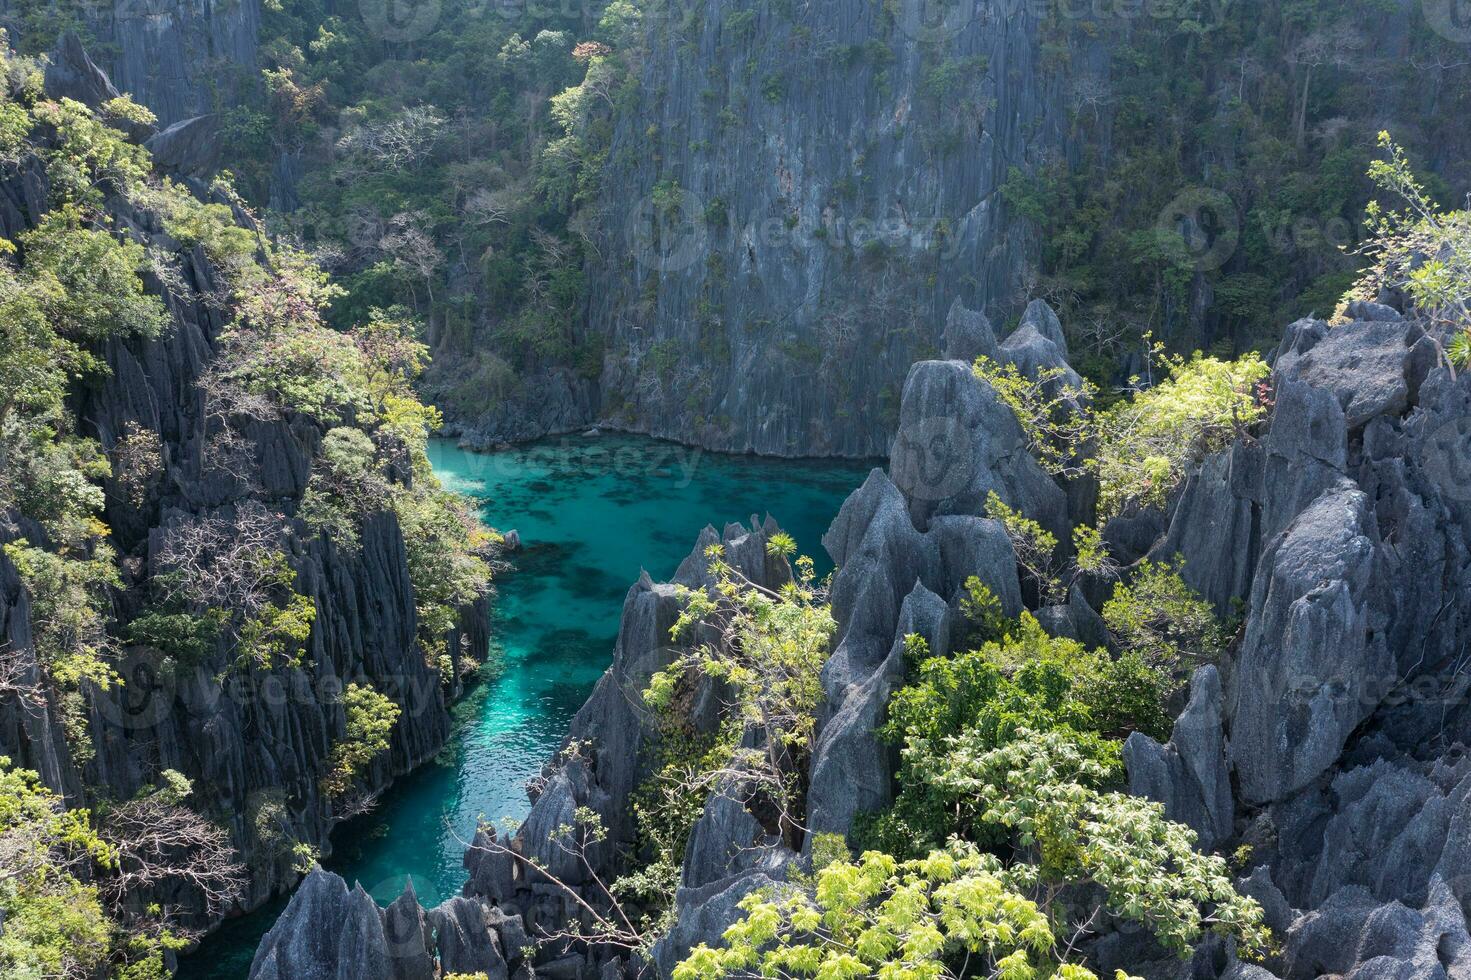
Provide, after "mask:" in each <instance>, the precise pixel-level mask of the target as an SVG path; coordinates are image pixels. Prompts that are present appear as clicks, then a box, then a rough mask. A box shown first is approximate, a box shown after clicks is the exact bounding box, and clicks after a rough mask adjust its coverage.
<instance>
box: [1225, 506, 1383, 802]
mask: <svg viewBox="0 0 1471 980" xmlns="http://www.w3.org/2000/svg"><path fill="white" fill-rule="evenodd" d="M1378 546H1379V541H1378V530H1377V528H1376V526H1375V524H1374V522H1373V516H1372V512H1371V511H1370V509H1369V502H1368V499H1367V498H1366V497H1365V496H1364V494H1363V492H1362V491H1360V490H1358V489H1357V488H1356V487H1354V486H1353V485H1352V484H1348V483H1346V482H1345V483H1343V484H1340V485H1339V486H1337V487H1335V488H1334V489H1332V490H1329V491H1327V492H1326V493H1324V494H1323V496H1321V497H1319V498H1318V499H1317V501H1315V502H1314V503H1313V504H1312V505H1311V506H1309V507H1308V509H1307V510H1305V511H1304V512H1303V513H1302V514H1301V515H1299V516H1298V518H1297V519H1296V520H1294V521H1293V523H1292V524H1291V525H1290V526H1289V527H1288V529H1287V531H1286V532H1285V533H1284V534H1283V535H1281V536H1280V537H1279V538H1278V539H1277V540H1275V541H1273V542H1272V543H1271V544H1269V545H1268V546H1267V550H1266V553H1265V554H1264V555H1263V556H1262V565H1261V572H1260V574H1259V577H1258V579H1257V582H1256V586H1255V588H1254V589H1253V590H1252V599H1251V605H1252V612H1253V615H1252V617H1251V619H1250V621H1249V623H1248V626H1247V634H1246V641H1245V643H1244V645H1243V647H1242V650H1241V653H1240V655H1239V657H1238V659H1237V660H1236V662H1235V664H1234V665H1233V668H1232V677H1231V685H1230V689H1229V697H1228V701H1227V716H1228V720H1229V724H1230V728H1231V757H1232V761H1233V763H1234V765H1235V768H1236V775H1237V778H1238V780H1239V781H1240V786H1241V795H1242V797H1243V799H1246V800H1249V801H1252V802H1267V801H1270V800H1276V799H1281V798H1282V797H1283V796H1285V795H1287V794H1288V793H1290V792H1292V791H1293V790H1296V789H1300V788H1302V787H1303V786H1305V785H1307V783H1308V782H1310V781H1311V780H1313V779H1314V778H1316V777H1317V776H1318V775H1319V774H1320V773H1322V772H1323V771H1324V770H1325V769H1327V768H1328V767H1329V766H1330V765H1332V764H1333V762H1334V760H1336V759H1337V758H1338V754H1339V752H1340V751H1341V750H1342V748H1343V745H1344V742H1345V741H1346V740H1347V738H1348V735H1349V733H1350V732H1352V731H1353V730H1354V729H1355V728H1356V727H1358V725H1359V723H1360V722H1362V721H1363V720H1364V719H1365V718H1367V717H1368V716H1369V715H1370V714H1371V713H1372V712H1373V710H1374V708H1375V707H1376V705H1377V704H1378V699H1379V696H1380V692H1381V691H1382V690H1383V689H1384V688H1385V686H1386V684H1387V679H1388V678H1391V677H1392V676H1393V674H1392V673H1391V671H1392V670H1393V666H1394V663H1393V658H1392V656H1391V654H1390V651H1389V648H1388V645H1387V644H1386V642H1385V639H1384V635H1383V627H1384V618H1383V617H1384V613H1383V611H1382V610H1381V609H1379V608H1376V606H1375V605H1374V603H1375V600H1376V598H1377V597H1376V596H1375V595H1373V593H1374V591H1375V590H1376V588H1377V587H1378V586H1379V583H1378V581H1377V580H1376V550H1377V548H1378Z"/></svg>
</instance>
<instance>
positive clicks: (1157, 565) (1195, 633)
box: [1103, 557, 1226, 670]
mask: <svg viewBox="0 0 1471 980" xmlns="http://www.w3.org/2000/svg"><path fill="white" fill-rule="evenodd" d="M1180 561H1181V559H1180V558H1178V557H1177V558H1176V559H1175V561H1174V562H1152V561H1149V560H1148V559H1146V560H1144V561H1142V562H1140V563H1139V566H1138V568H1137V569H1136V570H1135V573H1134V575H1133V577H1132V578H1131V579H1130V580H1129V582H1128V583H1127V584H1124V583H1120V584H1119V585H1118V586H1116V587H1115V588H1114V592H1113V596H1112V597H1111V598H1110V599H1109V600H1108V601H1107V602H1106V603H1104V605H1103V621H1104V623H1105V624H1107V626H1108V630H1109V633H1110V634H1112V636H1113V638H1114V641H1115V642H1116V643H1117V644H1118V645H1119V647H1120V649H1123V650H1127V651H1130V652H1133V653H1137V654H1138V655H1139V656H1140V657H1142V658H1143V659H1144V660H1145V661H1147V662H1148V663H1150V664H1152V665H1154V666H1157V667H1161V668H1163V669H1166V670H1175V669H1178V668H1179V667H1181V666H1183V665H1185V664H1186V663H1210V662H1214V661H1215V660H1216V659H1217V658H1218V657H1219V656H1220V654H1221V652H1222V651H1223V650H1224V649H1225V646H1226V635H1225V630H1224V629H1223V628H1222V626H1221V624H1220V622H1219V621H1218V620H1217V619H1216V615H1215V610H1214V608H1212V606H1211V604H1210V603H1209V602H1206V601H1205V600H1204V599H1202V598H1201V597H1200V594H1199V593H1197V592H1196V591H1195V590H1194V589H1192V588H1190V586H1189V585H1187V584H1186V583H1185V580H1184V579H1183V578H1181V577H1180V572H1179V567H1180Z"/></svg>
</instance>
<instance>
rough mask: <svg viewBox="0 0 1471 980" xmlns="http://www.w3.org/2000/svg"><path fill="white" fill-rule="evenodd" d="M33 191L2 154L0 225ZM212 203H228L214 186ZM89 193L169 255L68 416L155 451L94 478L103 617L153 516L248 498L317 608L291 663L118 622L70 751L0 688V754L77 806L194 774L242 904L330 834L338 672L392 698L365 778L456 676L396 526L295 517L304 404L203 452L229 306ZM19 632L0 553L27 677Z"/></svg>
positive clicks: (478, 636) (155, 542)
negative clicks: (166, 272) (104, 589)
mask: <svg viewBox="0 0 1471 980" xmlns="http://www.w3.org/2000/svg"><path fill="white" fill-rule="evenodd" d="M76 53H77V55H78V56H77V57H76V58H75V59H73V60H72V64H73V65H74V66H81V67H82V68H85V67H86V66H87V65H89V64H90V63H91V62H90V59H87V57H86V54H85V52H82V51H81V49H80V48H79V47H78V48H76ZM65 77H66V78H67V79H69V81H68V83H67V84H71V85H72V87H71V88H69V89H67V91H69V92H72V93H74V94H84V92H83V89H84V88H86V87H87V86H91V88H90V91H92V94H93V97H98V96H104V97H105V96H107V93H108V92H109V91H111V90H110V89H109V88H108V86H107V85H106V78H105V77H102V76H100V73H99V74H87V75H80V74H78V73H76V72H73V73H72V74H70V75H68V76H65ZM48 82H49V76H48ZM47 199H48V195H47V186H46V170H45V168H44V166H42V165H41V163H40V161H39V159H38V158H37V157H35V156H33V155H30V156H26V157H25V158H23V159H21V160H20V161H19V162H18V163H16V164H13V165H11V164H7V165H6V166H5V167H4V168H3V171H0V235H3V236H4V237H5V238H8V239H12V240H14V239H15V238H16V237H17V236H18V235H20V234H21V233H22V232H24V231H25V230H27V229H29V228H31V227H34V226H35V225H36V223H37V222H38V221H39V220H40V219H41V218H42V216H43V215H44V214H45V212H46V210H47V207H48V205H47ZM215 203H219V204H225V205H228V203H229V202H228V200H227V199H225V198H223V197H218V198H216V199H215ZM104 206H105V208H106V211H107V213H108V214H109V215H110V217H111V220H112V226H113V228H115V229H116V231H117V232H118V233H120V234H124V235H127V236H130V237H131V238H132V239H134V240H135V241H138V242H141V243H143V244H145V245H148V246H151V247H156V248H157V249H158V250H159V252H160V254H162V255H166V256H169V257H171V259H172V260H177V277H176V278H177V281H176V282H171V283H170V284H165V283H164V282H163V281H161V280H160V279H159V278H158V277H157V276H156V275H154V274H152V273H149V274H147V275H145V277H144V286H145V288H146V290H147V291H148V292H150V293H153V294H155V295H157V296H159V297H160V298H161V299H162V300H163V301H164V303H165V304H166V306H167V308H168V311H169V313H170V314H171V320H172V323H171V326H170V327H169V328H168V329H166V330H165V331H164V333H163V334H162V335H161V336H159V337H158V338H157V339H155V340H145V339H136V338H134V339H127V340H111V341H108V342H106V344H105V345H104V346H103V348H102V349H101V350H100V351H98V356H99V358H100V359H101V360H102V361H103V362H104V363H105V364H106V366H107V368H108V371H107V373H106V375H105V376H101V377H98V378H96V379H94V380H91V381H89V382H87V383H85V384H82V383H79V384H78V385H77V386H76V390H75V392H74V394H73V396H72V404H71V407H72V408H73V409H74V412H75V416H76V418H77V419H79V420H80V426H81V433H82V434H83V435H87V436H90V437H93V438H95V439H96V440H98V442H99V443H100V444H101V446H102V448H103V449H104V450H111V449H112V448H113V447H114V446H115V445H117V443H118V440H119V439H121V438H123V437H124V436H125V435H127V434H128V433H129V432H143V433H149V434H152V435H155V436H156V437H157V439H158V446H159V451H160V468H159V471H158V473H157V474H156V478H154V479H153V480H152V481H151V482H150V484H149V486H148V489H147V491H146V493H145V494H144V495H143V497H142V498H141V499H138V498H137V497H135V496H133V495H131V494H130V493H129V492H128V491H126V490H125V489H124V487H123V485H122V483H121V482H120V479H121V478H120V477H118V478H113V479H110V480H109V481H108V483H107V485H106V487H105V489H106V490H107V494H106V499H107V504H106V509H105V511H104V512H103V514H102V515H101V516H102V517H103V518H104V519H105V521H106V523H107V525H108V526H109V527H110V528H111V541H112V543H113V545H114V546H115V547H116V549H117V552H118V555H119V558H120V565H121V573H122V578H123V585H124V587H125V588H124V589H123V590H121V591H119V592H117V593H116V594H115V596H114V609H113V618H114V620H115V621H116V622H117V623H125V622H128V621H130V620H131V619H132V618H133V617H134V616H136V615H137V614H138V613H139V611H140V610H141V609H142V608H143V606H144V604H145V603H146V601H147V597H148V583H149V580H150V578H151V576H152V575H153V574H155V573H156V572H157V571H159V570H160V568H159V551H160V548H161V546H162V542H163V536H164V532H165V530H166V529H167V528H169V527H171V526H173V525H176V524H178V523H179V522H182V521H187V520H190V519H192V518H198V517H202V516H206V515H222V516H226V517H228V516H229V515H231V514H233V513H236V512H238V511H239V510H240V509H242V508H247V507H251V506H264V507H267V508H269V509H271V510H272V511H275V512H279V513H280V514H282V515H284V518H285V519H286V520H287V521H288V525H289V530H288V535H287V537H288V547H289V551H290V554H289V559H290V563H291V565H292V567H293V568H294V570H295V572H296V575H297V585H296V587H297V588H298V589H299V590H300V593H301V594H303V595H305V596H307V597H308V598H310V600H311V601H312V604H313V606H314V607H315V613H316V616H315V621H314V626H313V628H312V630H311V633H310V637H309V639H308V641H307V646H306V649H305V651H304V652H303V656H302V657H301V660H300V664H299V666H292V665H288V664H285V663H282V662H277V663H276V664H274V665H272V666H263V665H261V664H257V663H254V662H251V663H247V664H237V663H235V656H234V654H233V653H232V652H231V651H230V650H229V649H227V647H226V644H225V643H224V641H221V642H219V643H217V644H216V645H215V648H214V649H211V650H210V651H208V652H207V653H205V654H203V655H201V656H200V657H199V658H198V660H197V661H196V662H183V661H181V660H175V659H171V658H166V657H164V656H163V655H162V654H161V653H160V652H159V651H157V650H153V649H151V648H145V647H128V646H126V645H125V644H123V643H122V641H121V640H120V641H119V645H120V647H121V649H122V659H121V662H120V663H118V664H117V665H116V669H117V672H118V673H119V674H120V675H121V676H122V678H123V680H124V684H123V685H121V686H115V687H114V688H112V689H111V690H110V691H102V690H100V689H97V688H95V687H92V686H91V685H88V686H87V689H86V692H85V698H86V703H85V709H86V710H85V713H86V722H87V730H88V733H89V734H88V742H89V743H90V744H88V745H87V746H86V748H87V749H88V751H87V752H85V753H75V752H74V748H75V746H73V745H72V744H69V742H68V740H67V738H66V737H65V736H64V734H63V732H62V728H61V726H60V724H59V723H58V721H57V718H58V705H57V704H56V703H55V702H54V695H52V694H51V693H49V692H46V693H44V694H42V695H41V696H39V697H35V696H29V695H27V694H26V693H25V691H24V690H20V691H15V690H7V691H4V692H0V755H4V756H9V757H10V758H11V760H12V761H13V762H14V763H16V764H17V765H19V766H21V767H25V768H30V769H34V770H36V771H37V772H39V773H40V775H41V778H42V780H43V781H44V782H45V783H46V785H48V786H50V787H51V788H53V789H55V790H56V791H58V792H60V793H62V794H63V795H65V797H66V798H67V800H68V802H69V803H70V804H71V805H77V806H81V805H87V804H88V803H90V802H92V801H94V800H95V799H97V798H99V797H105V798H109V799H113V800H126V799H129V798H131V797H133V796H134V795H135V794H136V793H137V792H138V791H139V790H140V789H141V788H144V787H146V786H149V785H152V784H153V783H155V782H156V781H157V779H158V776H159V773H160V772H161V771H162V770H165V769H173V770H177V771H178V772H181V773H183V774H184V775H185V776H187V777H189V778H190V779H191V781H192V783H193V793H192V795H191V798H190V803H191V805H192V806H194V807H195V808H196V809H198V810H199V811H200V812H202V813H203V814H204V815H206V816H207V817H209V818H210V819H212V820H215V821H217V822H219V823H220V824H222V825H223V826H225V827H227V828H228V830H229V831H230V834H231V837H232V839H233V842H234V844H235V846H236V847H237V848H238V850H239V851H240V853H241V855H242V857H243V859H244V861H245V863H246V864H247V865H248V868H249V872H250V880H249V887H248V891H247V893H246V894H245V895H244V896H243V897H242V899H241V904H242V905H243V906H245V907H247V908H249V907H254V906H257V905H259V904H260V903H262V902H264V901H265V900H266V899H267V898H268V897H270V896H271V895H272V894H273V893H275V892H277V891H280V890H281V889H283V888H284V887H286V886H288V885H290V884H292V883H294V882H295V881H296V880H297V878H298V875H297V874H296V872H294V871H293V870H292V857H291V854H290V850H291V846H292V844H293V843H294V842H298V841H299V842H304V843H308V844H312V845H318V846H323V847H325V846H327V844H328V841H327V835H328V832H329V831H330V829H331V828H332V827H333V826H334V824H335V823H336V822H337V821H338V820H340V819H341V818H342V814H341V813H340V812H338V810H339V808H338V807H336V806H335V805H334V803H333V802H332V801H331V800H329V799H328V797H327V794H326V793H325V792H324V791H323V790H322V788H321V787H320V780H321V779H322V777H323V776H324V775H325V774H326V773H328V772H329V771H330V768H331V761H330V757H331V750H332V744H333V742H334V741H335V740H337V739H340V738H341V737H342V736H343V734H344V732H345V718H344V708H343V704H342V692H343V690H344V688H345V687H346V686H347V685H348V684H349V683H354V682H357V683H368V684H371V685H372V686H373V687H374V688H375V689H377V690H378V691H380V692H382V693H384V694H385V695H387V696H388V697H389V698H390V699H391V700H393V701H394V702H395V703H396V704H397V705H398V706H399V707H400V708H401V712H402V714H401V716H400V719H399V721H398V723H397V724H396V725H395V726H394V729H393V732H392V736H391V740H390V745H389V748H388V751H386V752H385V753H383V754H382V755H381V756H380V757H379V758H377V759H375V760H374V761H373V762H372V763H371V765H370V766H369V768H368V770H367V771H366V772H364V773H363V784H364V785H365V786H366V787H367V789H368V790H369V791H372V792H376V791H379V790H381V789H383V788H384V787H385V786H387V784H388V783H389V782H390V781H391V780H392V779H393V778H394V777H395V776H396V775H399V774H401V773H404V772H406V771H408V770H409V769H411V768H413V767H414V766H416V765H418V764H419V763H421V762H423V761H424V760H426V759H427V758H428V757H429V756H431V755H432V754H433V753H434V752H436V751H437V750H438V749H439V748H440V747H441V746H442V744H443V743H444V741H445V738H446V737H447V735H448V733H449V714H448V710H447V709H448V704H449V702H450V701H451V700H452V699H453V698H454V697H456V696H458V693H459V690H458V682H455V684H453V685H450V686H446V684H445V683H444V681H443V680H442V678H441V674H440V671H439V669H438V668H437V667H436V666H435V665H433V664H430V663H427V662H426V658H425V654H424V651H423V649H422V646H421V643H420V640H419V637H418V628H419V627H418V619H417V614H416V611H415V609H416V600H415V593H414V588H413V585H412V583H411V581H410V577H409V566H408V563H407V555H406V551H405V543H404V536H403V534H402V532H401V530H400V527H399V525H398V523H397V520H396V518H395V517H394V516H393V515H392V514H391V513H388V512H383V513H378V514H376V515H373V516H370V517H369V518H367V519H366V520H365V521H364V523H363V526H362V528H361V532H360V547H356V548H346V547H341V546H339V545H337V544H334V543H332V542H330V541H328V540H326V539H324V538H322V537H320V536H318V535H316V534H314V533H310V532H308V531H307V530H306V528H305V525H303V524H301V523H300V522H299V521H295V520H294V519H293V518H294V514H295V513H296V510H297V507H298V506H299V504H300V502H301V498H302V493H303V491H304V490H305V488H306V484H307V481H308V478H309V476H310V474H311V471H312V466H313V460H314V458H315V456H316V454H317V452H318V449H319V447H320V444H321V440H322V437H323V430H322V427H320V426H319V425H317V424H316V423H314V422H312V421H311V420H309V419H306V418H304V417H288V418H279V419H275V420H270V421H254V422H251V423H250V424H249V425H248V426H246V427H245V433H244V436H245V440H246V443H247V445H248V451H247V452H246V453H245V454H244V455H245V458H246V459H247V460H248V465H245V466H244V468H243V469H241V470H238V471H234V470H226V469H222V468H219V467H214V466H209V465H207V464H206V462H205V453H204V447H205V444H206V442H207V434H208V429H209V426H210V422H209V420H208V419H207V418H206V411H205V405H204V399H203V396H202V394H201V392H200V391H199V389H198V387H197V382H198V381H199V380H200V378H201V377H202V376H203V375H204V373H205V372H206V371H208V370H209V368H210V367H211V365H212V364H213V363H214V361H215V358H216V356H217V354H218V351H219V349H220V346H221V335H222V333H223V332H224V331H225V330H226V328H227V326H228V323H229V319H228V314H227V312H226V311H225V309H224V308H223V307H222V305H221V303H220V302H219V299H218V297H219V295H221V285H222V280H221V278H220V276H219V275H218V273H217V270H216V269H215V268H214V267H213V266H212V265H211V263H210V261H209V260H208V259H207V258H206V256H205V254H204V251H203V250H202V249H201V248H198V247H194V248H191V249H187V250H186V249H183V248H182V247H181V246H180V245H179V243H178V242H177V241H175V240H174V239H173V238H171V237H170V236H169V235H168V234H167V232H166V231H165V229H164V226H163V222H162V219H161V218H160V216H159V215H158V214H156V213H153V212H151V211H147V210H142V209H140V208H138V207H135V206H134V205H133V204H131V203H130V202H129V201H128V200H127V199H126V198H124V197H123V196H121V195H119V194H117V193H116V192H115V191H114V190H111V189H109V190H108V193H107V196H106V198H105V204H104ZM240 217H241V220H242V221H244V220H247V219H246V217H245V216H243V215H242V216H240ZM173 278H175V277H171V279H173ZM20 537H27V538H29V539H30V540H31V541H32V542H33V543H39V542H43V541H44V540H45V535H44V532H43V531H42V530H41V529H39V528H37V527H34V526H28V525H27V523H26V522H25V521H23V520H19V519H17V518H16V517H15V515H13V514H9V513H3V512H0V542H8V541H12V540H15V539H16V538H20ZM31 634H32V628H31V622H30V600H29V597H28V595H27V593H26V590H25V588H24V587H23V585H22V583H21V581H20V579H19V577H18V575H17V572H16V569H15V567H14V565H13V564H12V563H11V562H10V560H9V559H8V558H6V557H4V556H3V555H0V642H6V643H8V645H9V646H8V649H10V650H13V651H16V652H17V653H18V655H19V656H21V657H23V658H28V670H29V672H30V674H31V678H30V679H31V680H32V681H35V680H36V679H37V678H38V677H39V666H38V664H37V663H36V660H35V654H34V650H33V646H32V642H31ZM488 643H489V637H488V609H487V607H486V605H485V603H484V602H483V601H482V602H480V603H476V604H475V605H473V606H467V607H465V608H463V609H462V610H461V612H460V617H459V625H458V626H457V628H456V629H455V631H454V632H453V634H452V635H451V636H450V637H449V650H450V651H451V655H452V656H453V657H454V658H455V660H456V663H457V670H456V672H455V673H456V675H458V673H459V671H458V667H464V668H466V669H468V668H469V667H471V666H473V662H478V661H479V660H482V659H483V658H484V656H485V654H486V651H487V648H488ZM21 687H22V688H24V687H25V685H21ZM159 899H160V901H163V902H165V903H167V904H171V905H173V904H176V905H178V906H179V907H181V908H184V909H189V908H192V907H198V905H199V903H198V902H196V901H194V900H193V899H192V897H191V896H190V895H188V894H179V895H162V896H159ZM198 924H199V925H208V924H209V923H198Z"/></svg>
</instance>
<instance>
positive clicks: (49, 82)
mask: <svg viewBox="0 0 1471 980" xmlns="http://www.w3.org/2000/svg"><path fill="white" fill-rule="evenodd" d="M45 85H46V94H47V95H49V96H51V98H53V99H73V100H75V101H77V102H80V103H82V104H83V105H88V106H92V107H94V108H95V107H97V106H100V105H102V103H104V102H106V101H108V100H109V99H115V98H117V97H118V91H117V88H116V87H115V86H114V85H113V84H112V80H111V79H109V78H108V77H107V72H105V71H103V70H102V69H101V68H98V67H97V63H96V62H95V61H93V60H92V57H91V55H89V54H87V50H86V48H84V47H83V46H82V42H81V39H80V38H78V37H77V36H76V35H75V34H73V33H72V32H71V31H66V32H65V33H63V34H62V35H61V37H60V39H58V41H57V43H56V50H55V51H53V52H52V53H51V61H50V63H49V64H47V65H46V75H45Z"/></svg>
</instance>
